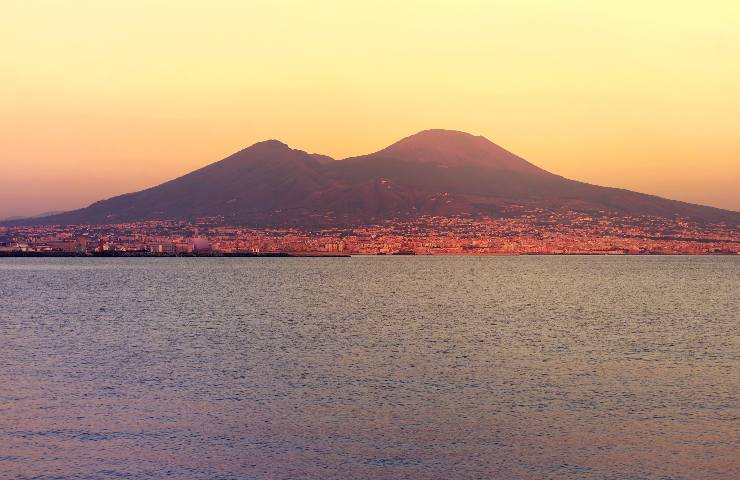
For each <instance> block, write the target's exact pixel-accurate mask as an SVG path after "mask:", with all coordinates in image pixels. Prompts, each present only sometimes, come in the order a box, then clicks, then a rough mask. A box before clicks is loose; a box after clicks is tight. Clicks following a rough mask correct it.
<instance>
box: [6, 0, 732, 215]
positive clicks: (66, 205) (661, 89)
mask: <svg viewBox="0 0 740 480" xmlns="http://www.w3.org/2000/svg"><path fill="white" fill-rule="evenodd" d="M173 5H178V6H177V8H175V7H173ZM738 59H740V2H735V1H712V0H708V1H704V2H693V1H691V2H688V1H681V0H674V1H658V0H654V1H651V2H644V1H633V0H627V1H622V2H608V1H603V2H602V1H598V0H587V1H567V0H564V1H559V2H553V1H550V0H547V1H546V0H537V1H535V0H516V1H514V0H511V1H490V0H489V1H461V0H457V1H448V2H442V1H431V0H426V1H403V2H401V1H397V0H395V1H392V2H391V1H375V2H347V1H336V2H330V1H324V2H315V1H304V2H298V1H292V2H291V1H287V2H273V1H202V2H195V1H182V0H181V1H179V2H170V1H157V0H147V1H144V0H128V1H120V2H111V1H108V2H106V1H102V0H100V1H83V0H73V1H69V0H66V1H31V0H4V1H3V2H0V61H2V68H0V165H1V167H2V168H1V170H0V217H4V216H9V215H24V214H34V213H38V212H43V211H49V210H63V209H70V208H76V207H80V206H84V205H86V204H89V203H90V202H92V201H94V200H97V199H101V198H106V197H109V196H112V195H114V194H119V193H124V192H127V191H132V190H137V189H141V188H144V187H147V186H151V185H154V184H156V183H159V182H161V181H164V180H167V179H170V178H172V177H175V176H178V175H181V174H183V173H186V172H188V171H190V170H192V169H195V168H197V167H200V166H202V165H205V164H207V163H210V162H213V161H216V160H218V159H220V158H223V157H224V156H226V155H228V154H230V153H232V152H234V151H236V150H238V149H240V148H243V147H245V146H248V145H250V144H252V143H254V142H256V141H259V140H264V139H267V138H277V139H280V140H282V141H284V142H286V143H288V144H289V145H291V146H293V147H296V148H301V149H304V150H308V151H314V152H321V153H326V154H329V155H332V156H335V157H340V158H341V157H344V156H349V155H357V154H362V153H368V152H371V151H374V150H378V149H380V148H382V147H384V146H386V145H388V144H390V143H392V142H393V141H395V140H398V139H399V138H401V137H404V136H406V135H409V134H411V133H414V132H416V131H419V130H422V129H427V128H451V129H456V130H464V131H468V132H470V133H474V134H480V135H484V136H486V137H487V138H489V139H490V140H492V141H494V142H496V143H498V144H500V145H501V146H503V147H505V148H508V149H509V150H511V151H513V152H515V153H517V154H519V155H521V156H523V157H524V158H526V159H528V160H529V161H531V162H533V163H535V164H537V165H539V166H541V167H543V168H545V169H547V170H550V171H552V172H554V173H558V174H561V175H564V176H566V177H570V178H574V179H577V180H584V181H588V182H591V183H597V184H601V185H609V186H619V187H625V188H630V189H633V190H637V191H642V192H647V193H654V194H658V195H662V196H666V197H669V198H675V199H680V200H687V201H691V202H697V203H703V204H709V205H715V206H720V207H725V208H730V209H734V210H740V188H738V187H737V186H738V185H740V161H739V159H740V61H738Z"/></svg>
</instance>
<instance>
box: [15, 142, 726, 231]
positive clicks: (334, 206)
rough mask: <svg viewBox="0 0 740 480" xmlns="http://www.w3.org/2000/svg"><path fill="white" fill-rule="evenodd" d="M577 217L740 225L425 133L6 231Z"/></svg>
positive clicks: (195, 177)
mask: <svg viewBox="0 0 740 480" xmlns="http://www.w3.org/2000/svg"><path fill="white" fill-rule="evenodd" d="M513 207H516V208H518V209H525V210H526V209H534V208H539V209H547V210H562V209H575V210H580V211H586V212H594V213H597V212H606V213H609V214H614V215H650V216H659V217H673V216H676V215H679V216H682V217H687V218H691V219H694V220H698V221H703V222H718V221H724V222H729V223H731V224H735V225H737V224H740V213H738V212H731V211H727V210H721V209H718V208H712V207H705V206H700V205H693V204H689V203H685V202H678V201H674V200H667V199H664V198H660V197H656V196H652V195H645V194H641V193H636V192H631V191H628V190H623V189H616V188H608V187H600V186H595V185H590V184H587V183H583V182H577V181H574V180H569V179H566V178H563V177H561V176H558V175H555V174H552V173H550V172H547V171H545V170H543V169H541V168H539V167H537V166H535V165H533V164H531V163H529V162H527V161H526V160H524V159H522V158H520V157H518V156H516V155H514V154H513V153H511V152H508V151H507V150H505V149H503V148H501V147H499V146H498V145H496V144H494V143H492V142H490V141H489V140H487V139H485V138H483V137H477V136H473V135H470V134H467V133H463V132H456V131H452V130H426V131H423V132H420V133H418V134H416V135H412V136H410V137H406V138H404V139H402V140H400V141H398V142H396V143H394V144H393V145H391V146H389V147H387V148H385V149H382V150H380V151H378V152H375V153H372V154H369V155H364V156H360V157H354V158H348V159H345V160H341V161H335V160H333V159H331V158H330V157H327V156H324V155H319V154H308V153H306V152H303V151H301V150H294V149H291V148H290V147H288V146H287V145H285V144H283V143H281V142H278V141H276V140H268V141H265V142H260V143H257V144H255V145H253V146H251V147H249V148H246V149H244V150H241V151H239V152H237V153H235V154H233V155H231V156H229V157H227V158H225V159H224V160H221V161H219V162H216V163H214V164H211V165H208V166H206V167H203V168H201V169H199V170H196V171H194V172H191V173H189V174H187V175H184V176H182V177H179V178H176V179H174V180H171V181H169V182H166V183H163V184H161V185H158V186H156V187H152V188H149V189H147V190H143V191H140V192H135V193H130V194H126V195H121V196H118V197H114V198H111V199H108V200H103V201H100V202H96V203H94V204H92V205H90V206H89V207H87V208H83V209H80V210H75V211H72V212H66V213H62V214H58V215H52V216H49V217H45V218H41V219H26V220H20V221H18V220H16V221H14V222H5V223H6V224H10V223H14V224H73V223H118V222H130V221H136V220H149V219H193V218H198V217H216V216H220V217H223V218H224V221H226V222H232V223H235V224H246V225H254V226H269V225H272V226H279V225H282V226H287V225H292V226H303V227H311V226H318V225H327V224H335V225H338V224H358V223H373V222H377V221H381V220H383V219H388V218H411V217H414V216H419V215H465V214H469V215H493V216H496V215H501V214H506V212H510V211H511V209H512V208H513Z"/></svg>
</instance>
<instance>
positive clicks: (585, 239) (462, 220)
mask: <svg viewBox="0 0 740 480" xmlns="http://www.w3.org/2000/svg"><path fill="white" fill-rule="evenodd" d="M738 253H740V233H738V231H737V228H736V227H735V226H733V225H728V224H725V223H716V224H698V223H692V222H690V221H688V220H685V219H681V218H677V219H675V220H672V219H664V218H658V217H645V216H643V217H629V216H614V215H607V214H606V213H604V214H603V215H602V216H595V215H593V214H586V213H582V212H576V211H547V210H543V209H533V210H531V211H527V212H524V213H521V214H519V215H517V216H512V217H508V218H490V217H463V216H453V217H434V216H424V217H420V218H418V219H413V220H388V221H385V222H383V223H381V224H377V225H367V226H343V227H327V228H321V229H300V228H287V227H286V228H249V227H243V226H234V225H228V224H225V223H224V221H223V219H221V218H218V217H215V218H201V219H197V220H195V221H192V222H186V221H175V220H172V221H167V220H162V221H142V222H136V223H124V224H111V225H77V226H53V225H50V226H49V225H47V226H27V227H18V226H15V227H0V255H3V256H45V255H49V256H54V255H58V256H77V255H79V256H86V255H91V256H94V255H98V256H101V255H102V256H117V255H119V256H193V255H209V256H221V255H223V256H271V255H302V256H310V255H320V256H327V255H337V256H340V255H341V256H345V255H384V254H387V255H404V254H405V255H525V254H542V255H574V254H610V255H615V254H616V255H624V254H632V255H636V254H654V255H655V254H657V255H661V254H662V255H665V254H683V255H701V254H724V255H734V254H738Z"/></svg>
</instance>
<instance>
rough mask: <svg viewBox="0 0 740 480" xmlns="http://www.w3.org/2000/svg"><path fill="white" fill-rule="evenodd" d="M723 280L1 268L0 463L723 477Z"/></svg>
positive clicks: (639, 275)
mask: <svg viewBox="0 0 740 480" xmlns="http://www.w3.org/2000/svg"><path fill="white" fill-rule="evenodd" d="M739 280H740V258H734V257H649V258H647V257H639V258H611V257H608V258H604V257H492V258H471V257H459V258H440V257H433V258H430V257H427V258H424V257H403V258H399V257H394V258H361V257H354V258H351V259H329V258H326V259H300V258H270V259H250V258H246V259H237V258H234V259H205V258H190V259H176V258H167V259H143V258H131V259H2V260H0V340H2V345H1V347H2V348H1V349H0V362H2V369H0V385H1V387H0V472H3V473H2V474H0V477H2V478H6V477H7V478H19V479H31V478H34V479H59V478H64V479H67V478H69V479H93V478H94V479H109V478H110V479H113V478H116V479H118V478H127V479H150V478H151V479H164V478H188V479H190V478H192V479H237V478H239V479H244V478H259V479H262V478H269V479H289V478H290V479H293V478H306V479H333V478H337V479H339V478H342V479H344V478H347V479H350V478H352V479H354V478H357V479H403V478H408V479H451V478H459V479H462V478H465V479H467V478H471V479H473V478H475V479H478V478H492V477H495V478H507V479H517V478H522V479H540V478H586V479H625V478H632V479H648V478H649V479H653V478H674V479H679V478H680V479H696V478H706V479H737V478H740V461H739V460H738V458H737V451H738V442H739V440H740V420H739V419H740V404H739V401H738V398H739V397H740V368H738V367H740V348H739V347H740V344H739V341H738V286H739V285H740V282H739ZM3 475H5V476H3Z"/></svg>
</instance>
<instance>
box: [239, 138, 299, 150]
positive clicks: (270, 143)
mask: <svg viewBox="0 0 740 480" xmlns="http://www.w3.org/2000/svg"><path fill="white" fill-rule="evenodd" d="M254 147H266V148H290V147H289V146H288V145H287V144H285V143H283V142H281V141H280V140H275V139H270V140H263V141H261V142H257V143H255V144H254V145H252V146H251V147H249V148H254Z"/></svg>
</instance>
